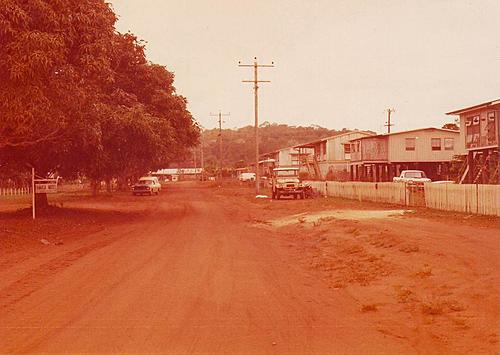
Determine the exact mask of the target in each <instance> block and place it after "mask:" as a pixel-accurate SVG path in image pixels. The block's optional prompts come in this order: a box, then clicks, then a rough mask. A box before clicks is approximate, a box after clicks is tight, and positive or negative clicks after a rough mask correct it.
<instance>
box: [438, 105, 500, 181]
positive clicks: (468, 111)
mask: <svg viewBox="0 0 500 355" xmlns="http://www.w3.org/2000/svg"><path fill="white" fill-rule="evenodd" d="M447 115H457V116H459V117H460V140H461V141H462V143H463V144H464V145H465V150H466V152H465V153H466V154H467V157H466V159H465V161H464V164H463V169H462V170H461V176H460V182H461V183H464V182H465V183H482V184H488V183H491V184H499V183H500V172H499V165H500V161H499V141H500V136H499V135H500V133H499V131H500V119H499V115H500V99H499V100H495V101H488V102H484V103H482V104H479V105H475V106H471V107H466V108H463V109H460V110H456V111H452V112H448V113H447Z"/></svg>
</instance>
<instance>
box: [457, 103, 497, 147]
mask: <svg viewBox="0 0 500 355" xmlns="http://www.w3.org/2000/svg"><path fill="white" fill-rule="evenodd" d="M491 116H493V117H491ZM499 116H500V105H495V106H493V107H491V108H483V109H479V110H476V111H470V112H467V113H464V114H462V115H460V141H461V144H462V145H463V149H464V151H465V150H466V149H482V148H489V147H499V140H500V137H499V130H500V117H499ZM475 117H477V118H478V119H474V118H475Z"/></svg>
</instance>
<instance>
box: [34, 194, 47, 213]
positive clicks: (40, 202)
mask: <svg viewBox="0 0 500 355" xmlns="http://www.w3.org/2000/svg"><path fill="white" fill-rule="evenodd" d="M35 206H36V209H37V210H38V209H45V208H47V207H49V201H48V199H47V194H35Z"/></svg>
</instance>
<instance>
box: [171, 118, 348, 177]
mask: <svg viewBox="0 0 500 355" xmlns="http://www.w3.org/2000/svg"><path fill="white" fill-rule="evenodd" d="M349 131H351V130H349V129H345V128H344V129H342V130H334V129H327V128H323V127H319V126H316V125H312V126H309V127H302V126H288V125H286V124H277V123H269V122H264V123H263V124H262V125H261V126H260V129H259V137H260V140H259V141H260V149H259V150H260V153H261V154H262V153H266V152H271V151H274V150H277V149H280V148H285V147H290V146H294V145H297V144H300V143H305V142H309V141H314V140H316V139H321V138H324V137H329V136H334V135H336V134H341V133H345V132H349ZM254 134H255V133H254V127H253V126H246V127H242V128H238V129H223V130H222V142H223V146H222V147H223V150H222V154H223V160H224V167H226V168H238V167H244V166H247V165H248V164H250V163H252V162H254V161H255V138H254V137H255V136H254ZM218 135H219V130H218V129H210V130H206V131H204V132H203V134H202V138H201V139H202V141H203V147H204V148H203V153H204V161H205V167H206V168H207V169H213V168H215V167H216V166H217V165H218V163H217V161H218V159H219V145H218ZM199 155H200V154H199V151H197V156H198V157H197V159H198V161H199V159H200V157H199ZM193 160H194V156H193V158H192V159H190V160H189V161H186V162H182V163H179V165H186V166H187V165H190V166H191V165H193V163H194V161H193ZM198 164H199V162H198Z"/></svg>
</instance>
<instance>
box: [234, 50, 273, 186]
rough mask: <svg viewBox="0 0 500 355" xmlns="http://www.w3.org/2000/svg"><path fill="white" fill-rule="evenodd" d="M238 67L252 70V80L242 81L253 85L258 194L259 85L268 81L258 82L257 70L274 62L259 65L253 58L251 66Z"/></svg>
mask: <svg viewBox="0 0 500 355" xmlns="http://www.w3.org/2000/svg"><path fill="white" fill-rule="evenodd" d="M238 66H239V67H250V68H253V80H243V82H244V83H253V89H254V114H255V193H256V194H257V195H259V193H260V173H259V93H258V91H259V85H258V84H259V83H270V81H269V80H258V69H259V68H272V67H274V62H271V64H259V63H258V62H257V57H254V62H253V64H241V62H238Z"/></svg>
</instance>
